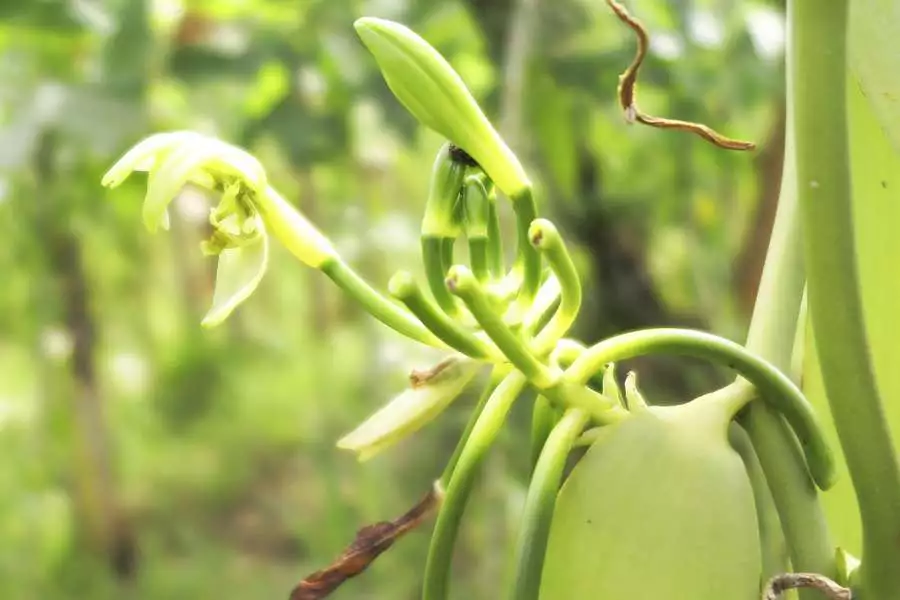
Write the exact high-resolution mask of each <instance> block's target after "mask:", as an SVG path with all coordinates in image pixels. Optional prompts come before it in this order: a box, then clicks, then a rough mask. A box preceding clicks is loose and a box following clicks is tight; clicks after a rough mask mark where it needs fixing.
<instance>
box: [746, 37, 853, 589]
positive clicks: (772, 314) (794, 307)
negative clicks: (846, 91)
mask: <svg viewBox="0 0 900 600" xmlns="http://www.w3.org/2000/svg"><path fill="white" fill-rule="evenodd" d="M789 52H790V49H789ZM793 72H794V71H793V69H792V67H791V64H790V61H788V64H787V79H788V81H789V82H790V80H791V78H792V76H793ZM786 111H787V119H786V128H787V130H786V132H785V153H784V155H785V163H784V169H783V172H782V180H781V193H780V196H779V200H778V210H777V212H776V215H775V223H774V227H773V229H772V236H771V239H770V241H769V248H768V251H767V253H766V262H765V267H764V268H763V273H762V278H761V280H760V286H759V292H758V293H757V297H756V305H755V306H754V309H753V317H752V319H751V320H750V330H749V332H748V335H747V344H746V345H747V349H748V350H750V351H751V352H754V353H756V354H758V355H759V356H761V357H763V358H765V359H767V360H768V361H769V362H771V363H772V364H773V365H774V366H775V367H777V368H779V369H781V370H782V371H784V372H788V370H789V369H790V366H791V354H792V349H793V345H794V332H795V331H796V328H797V322H798V318H797V316H798V311H799V305H800V298H801V295H802V293H803V286H804V282H805V272H804V265H803V237H802V231H801V224H800V215H799V206H798V204H797V193H796V187H797V180H796V169H795V159H794V102H793V98H792V93H791V91H790V85H789V86H788V93H787V106H786ZM739 385H742V390H741V391H742V393H743V394H746V395H747V397H748V398H749V397H754V396H755V395H756V390H755V389H754V388H753V387H752V385H750V384H749V383H747V382H746V381H743V380H739ZM740 423H741V425H742V426H743V427H744V429H745V430H746V431H747V435H749V436H750V439H751V441H752V442H753V447H754V449H755V451H756V455H757V458H758V459H759V463H760V465H761V466H762V470H763V472H764V473H765V476H766V481H767V482H768V486H769V490H770V491H771V493H772V499H773V501H774V502H775V507H776V509H777V511H778V516H779V519H780V521H781V526H782V530H783V532H784V537H785V541H786V543H787V546H788V550H789V553H790V559H791V563H792V565H793V568H794V570H796V571H803V572H812V573H822V574H824V575H827V576H829V577H833V576H834V575H835V574H836V573H835V568H834V550H833V548H834V545H833V544H832V541H831V536H830V533H829V531H828V523H827V521H826V520H825V514H824V512H823V510H822V505H821V503H820V502H819V499H818V493H817V491H816V487H815V485H813V482H812V480H811V479H810V476H809V473H808V471H807V468H806V464H805V461H804V459H803V455H802V454H801V452H800V447H799V444H798V443H797V440H796V438H795V437H794V435H793V433H792V432H791V430H790V428H789V427H788V425H787V423H785V421H784V419H783V418H782V417H781V415H779V414H778V412H777V411H776V410H775V409H774V408H772V407H771V406H770V405H769V404H767V403H763V402H751V403H750V404H749V406H747V409H746V410H745V411H744V413H743V414H742V415H741V417H740ZM811 594H812V592H802V593H801V597H803V598H807V597H810V596H811ZM810 600H812V599H811V598H810Z"/></svg>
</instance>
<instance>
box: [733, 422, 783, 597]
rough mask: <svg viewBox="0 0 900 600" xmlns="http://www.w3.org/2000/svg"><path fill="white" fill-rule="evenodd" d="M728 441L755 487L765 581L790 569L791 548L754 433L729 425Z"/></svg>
mask: <svg viewBox="0 0 900 600" xmlns="http://www.w3.org/2000/svg"><path fill="white" fill-rule="evenodd" d="M728 441H729V443H730V444H731V447H732V448H734V450H735V452H737V453H738V454H739V455H740V457H741V460H742V461H744V468H745V469H746V471H747V477H748V479H750V485H751V487H752V488H753V500H754V504H755V505H756V519H757V524H758V525H759V545H760V550H761V556H762V576H761V579H762V581H769V580H770V579H771V578H772V577H775V576H776V575H780V574H781V573H784V572H786V571H787V565H788V550H787V544H786V542H785V539H784V532H782V530H781V522H780V521H779V519H778V509H777V508H776V507H775V501H774V500H773V499H772V492H771V490H770V489H769V484H768V482H767V481H766V474H765V473H764V472H763V468H762V465H761V464H760V462H759V457H758V456H757V455H756V451H755V450H754V449H753V443H752V442H751V441H750V436H749V435H747V432H746V431H744V429H743V428H741V426H740V425H738V424H737V423H732V424H731V426H730V427H729V428H728Z"/></svg>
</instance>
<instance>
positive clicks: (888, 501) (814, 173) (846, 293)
mask: <svg viewBox="0 0 900 600" xmlns="http://www.w3.org/2000/svg"><path fill="white" fill-rule="evenodd" d="M788 11H789V16H790V18H791V20H792V22H793V24H794V30H793V31H794V37H793V40H792V47H793V53H792V61H793V64H792V67H793V70H794V73H795V77H794V78H792V79H791V86H792V87H791V91H792V92H793V94H794V101H795V103H796V114H795V125H796V134H797V140H796V143H797V155H796V156H797V179H798V187H797V190H798V196H799V202H800V209H801V213H802V217H803V232H804V252H805V257H806V268H807V273H808V275H807V276H808V285H809V310H810V313H811V315H812V324H813V330H814V334H815V339H816V350H817V353H818V357H819V362H820V364H821V367H822V376H823V381H824V384H825V391H826V394H827V396H828V402H829V404H830V406H831V411H832V414H833V416H834V420H835V426H836V429H837V433H838V437H839V439H840V442H841V446H842V447H843V449H844V456H845V457H846V459H847V467H848V469H849V471H850V477H851V479H852V481H853V487H854V490H855V492H856V497H857V500H858V502H859V508H860V513H861V518H862V530H863V562H862V565H861V566H860V572H859V577H860V588H861V592H860V595H861V596H864V597H867V598H873V599H880V598H885V599H887V598H900V569H898V568H897V556H898V552H900V465H898V458H897V453H896V450H895V448H894V446H893V444H892V441H891V434H890V431H889V429H888V425H887V419H886V416H885V413H884V409H883V406H882V404H881V399H880V397H879V394H878V388H877V385H876V381H875V375H874V370H873V365H872V362H871V357H870V355H869V345H868V341H867V339H866V329H865V322H864V317H863V306H862V299H861V297H860V283H861V282H860V278H859V272H858V267H857V264H856V252H855V243H854V235H853V218H852V196H851V186H850V157H849V144H848V132H847V106H846V96H845V94H846V90H845V84H846V68H847V52H846V49H847V40H846V38H847V21H848V2H847V0H832V1H831V2H827V3H823V2H821V1H820V0H792V1H791V2H789V3H788Z"/></svg>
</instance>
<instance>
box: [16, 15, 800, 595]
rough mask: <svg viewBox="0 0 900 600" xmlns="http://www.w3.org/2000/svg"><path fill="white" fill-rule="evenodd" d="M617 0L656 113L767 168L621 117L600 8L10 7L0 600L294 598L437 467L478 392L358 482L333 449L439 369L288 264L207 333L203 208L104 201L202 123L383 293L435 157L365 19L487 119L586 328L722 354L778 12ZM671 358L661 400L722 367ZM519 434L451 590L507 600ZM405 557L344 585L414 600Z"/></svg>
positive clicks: (776, 169)
mask: <svg viewBox="0 0 900 600" xmlns="http://www.w3.org/2000/svg"><path fill="white" fill-rule="evenodd" d="M632 4H633V11H634V12H635V13H636V14H637V15H639V16H640V18H641V19H642V20H643V21H644V22H645V23H646V24H647V26H648V27H649V29H650V31H651V33H652V35H653V49H652V55H651V57H650V60H649V61H648V63H647V64H646V66H645V71H644V73H643V80H642V85H641V100H642V106H643V108H644V109H645V110H647V111H648V112H651V113H657V114H665V115H670V116H675V117H679V118H685V119H692V120H698V121H702V122H706V123H709V124H710V125H712V126H714V127H716V128H718V129H720V130H722V131H723V132H724V133H726V134H729V135H734V136H736V137H737V136H739V137H742V138H746V139H753V140H756V141H758V142H760V143H761V146H762V149H761V150H760V151H759V152H758V153H756V154H755V155H747V154H738V153H727V152H723V151H721V150H718V149H716V148H713V147H712V146H709V145H707V144H706V143H705V142H703V141H702V140H700V139H699V138H695V137H692V136H689V135H686V134H678V133H667V132H660V131H656V130H651V129H644V128H639V127H631V128H629V127H627V126H626V125H625V124H624V122H623V120H622V117H621V115H620V114H619V112H618V109H617V106H616V103H615V99H614V91H615V87H616V80H617V76H618V73H619V72H620V71H621V70H622V69H623V68H624V67H625V66H626V65H627V63H628V61H629V60H630V58H631V56H632V53H633V40H632V39H631V37H630V34H629V32H628V31H627V30H625V29H623V28H622V27H621V26H620V24H619V23H618V22H617V21H616V20H615V19H614V18H613V17H612V16H611V14H610V13H609V12H608V10H607V9H606V7H605V5H604V4H603V2H601V1H600V0H590V1H585V0H561V1H559V2H548V1H541V0H503V1H496V2H488V1H483V0H459V1H447V2H431V1H429V0H391V1H387V0H384V1H375V0H372V1H369V2H363V1H359V0H290V1H289V0H71V1H63V0H31V1H29V2H22V1H19V0H3V1H2V2H0V235H2V239H3V240H4V244H3V246H2V249H0V272H2V273H3V283H2V286H0V451H2V455H3V456H4V457H5V459H4V460H2V461H0V596H2V597H8V598H17V599H22V600H27V599H30V598H39V597H53V598H121V597H129V596H131V595H133V596H135V597H141V598H148V599H149V598H181V597H199V598H206V597H215V598H220V599H222V600H225V599H229V598H235V599H236V598H246V597H256V598H285V597H286V596H287V594H288V591H289V590H290V589H291V587H293V585H294V584H295V583H296V582H297V581H299V580H300V579H301V578H302V577H303V576H304V575H305V574H307V573H308V572H311V571H313V570H315V569H317V568H320V567H322V566H324V565H325V564H326V563H327V562H328V561H330V560H331V558H332V557H333V556H335V555H336V554H337V553H338V552H339V551H340V549H341V548H342V547H343V546H344V545H345V544H346V543H348V542H349V541H350V540H351V539H352V536H353V534H354V532H355V531H356V529H357V528H358V527H361V526H362V525H364V524H367V523H371V522H374V521H378V520H384V519H388V518H393V517H394V516H396V515H398V514H400V513H402V512H403V511H404V510H405V509H406V508H407V507H408V506H409V505H411V504H412V503H413V502H415V500H416V499H417V498H418V497H419V496H420V495H421V493H422V492H424V491H425V490H427V489H428V486H429V484H430V481H431V480H432V479H433V478H435V477H436V476H438V475H439V473H440V470H441V468H442V466H443V465H444V463H445V461H446V459H447V457H448V456H449V454H450V452H451V451H452V448H453V446H454V443H455V441H456V436H457V435H458V433H459V432H460V431H461V429H462V426H463V424H464V422H465V419H466V416H467V415H466V409H467V407H468V406H470V405H471V402H472V401H473V399H472V398H470V397H467V398H464V399H462V400H461V401H459V402H458V403H457V405H456V406H455V407H454V408H453V409H452V410H451V411H449V412H448V413H447V414H446V415H444V416H443V417H442V418H441V419H440V420H439V421H438V422H437V423H436V424H435V425H433V426H431V427H429V428H427V429H426V430H424V431H423V432H421V433H420V434H418V435H417V436H415V438H414V439H411V440H409V441H407V442H405V443H404V445H403V447H401V448H399V449H396V450H393V451H391V452H388V453H386V454H385V455H384V456H380V457H378V458H377V459H374V460H372V461H371V462H369V463H365V464H357V463H356V461H355V460H354V458H353V457H352V456H349V455H344V454H342V453H339V451H338V450H337V449H335V448H334V442H335V441H336V440H337V439H338V438H339V437H340V435H341V434H343V433H345V432H347V431H349V430H350V429H351V428H352V427H353V426H355V425H356V424H357V423H358V422H359V421H361V420H362V419H363V418H364V417H365V416H366V415H368V414H369V413H371V412H372V411H373V410H374V409H375V408H377V407H378V406H380V405H381V403H382V402H384V401H386V400H387V399H388V398H389V397H390V396H391V395H393V393H395V392H396V391H397V390H398V389H400V388H401V387H402V386H403V385H404V380H405V377H406V375H407V373H408V372H409V370H410V369H412V368H415V367H422V366H427V365H428V364H429V363H430V362H431V361H433V360H434V359H435V356H434V355H433V354H431V353H429V352H427V351H425V350H423V349H421V348H418V347H415V346H413V345H412V344H410V343H406V342H401V341H398V339H397V338H395V337H394V336H392V334H391V333H390V332H389V331H387V330H386V329H384V328H382V327H381V326H380V325H379V324H377V323H375V322H373V321H371V320H370V319H367V318H365V316H364V315H362V314H360V313H359V312H358V311H357V310H356V309H355V308H354V307H353V306H352V305H349V304H347V303H346V302H344V301H343V300H342V298H341V297H340V295H339V294H337V293H336V291H335V290H333V289H332V288H330V287H329V286H328V284H327V282H326V281H324V280H323V279H322V278H320V277H319V276H318V274H317V273H313V272H309V271H307V270H305V269H304V267H303V266H302V265H300V264H298V263H296V262H294V261H292V259H291V258H290V257H288V256H287V254H286V253H284V252H283V251H282V250H280V249H278V248H275V249H274V255H273V257H272V265H271V267H270V271H269V273H268V276H267V277H266V278H265V280H264V281H263V283H262V284H261V286H260V288H259V290H258V291H257V293H256V294H255V295H254V296H253V298H252V299H251V300H250V301H249V302H248V303H247V304H246V305H245V306H243V307H241V308H240V309H239V311H238V312H237V313H236V314H235V315H234V316H233V317H232V319H230V320H229V321H228V322H227V323H226V325H224V326H222V327H221V328H220V329H217V330H213V331H205V330H201V329H200V327H199V320H200V318H201V317H202V315H203V314H204V312H205V310H206V308H207V305H208V303H209V301H210V299H211V294H212V277H213V274H214V271H213V265H214V261H207V260H205V259H204V258H203V257H202V255H201V254H200V252H199V241H200V240H201V239H203V238H204V236H205V231H204V230H205V219H206V216H207V210H208V207H207V205H206V204H205V200H204V199H203V198H197V197H194V196H191V195H189V194H185V195H183V196H182V197H181V198H180V200H179V201H178V203H177V206H176V210H175V212H176V218H175V219H174V223H173V231H172V232H171V233H170V234H168V235H160V236H149V235H148V234H146V233H145V231H144V230H143V229H142V227H141V224H140V223H141V221H140V206H141V198H140V194H141V193H142V188H143V186H142V184H141V182H132V183H129V184H127V185H126V186H124V188H123V189H120V190H117V191H116V193H115V194H107V193H106V192H105V191H104V190H103V189H102V188H101V187H100V185H99V181H100V177H101V175H102V173H103V171H104V170H105V168H106V167H108V166H109V165H110V164H111V163H112V161H113V160H114V159H115V158H117V156H118V154H119V153H120V152H122V151H124V150H125V149H126V148H127V147H129V146H130V145H131V144H133V143H134V142H136V141H137V140H139V139H140V138H141V137H143V136H144V135H147V134H149V133H151V132H155V131H159V130H170V129H196V130H199V131H203V132H206V133H211V134H214V135H217V136H219V137H222V138H224V139H226V140H228V141H231V142H235V143H238V144H242V145H245V146H247V147H248V148H250V149H251V150H252V151H253V152H255V153H256V154H257V155H258V156H259V157H260V158H261V159H262V160H263V162H264V163H265V164H266V167H267V169H268V170H269V172H270V174H271V177H272V178H273V179H274V181H275V184H276V185H277V186H278V187H279V189H281V190H283V191H284V192H285V194H286V195H287V197H289V198H291V199H292V200H293V201H296V202H297V203H298V205H299V206H300V207H301V208H302V210H303V211H304V212H305V213H306V214H307V215H308V216H309V217H310V218H311V219H312V220H313V221H314V222H315V223H317V224H318V226H319V227H320V228H321V229H322V230H323V231H326V232H327V233H328V234H329V236H330V237H331V238H332V239H334V240H336V243H337V244H338V247H339V250H340V251H341V253H342V255H344V256H345V258H347V259H348V260H349V261H350V262H353V263H354V264H355V265H356V266H357V267H359V268H360V270H361V271H362V272H364V273H365V274H366V276H367V277H368V278H370V279H371V280H372V281H373V282H375V283H377V284H378V285H380V286H384V285H385V284H386V282H387V279H388V277H389V276H390V275H391V273H392V272H393V270H394V269H399V268H407V269H415V268H416V265H417V252H418V249H417V245H418V234H417V228H418V222H419V219H420V218H421V215H420V213H421V210H422V208H423V205H424V197H425V193H426V190H427V177H428V174H429V172H430V165H431V162H432V159H433V156H434V154H435V152H437V150H438V147H439V145H440V142H441V140H439V139H438V138H437V137H436V136H434V135H433V134H430V133H428V132H426V131H424V130H422V129H420V128H419V127H417V126H416V124H415V122H414V121H413V119H412V118H411V117H410V116H409V115H407V114H406V113H405V112H404V111H403V109H402V107H401V106H400V105H399V104H398V103H397V102H396V101H395V100H394V99H393V97H392V96H391V95H390V93H389V91H388V89H387V87H386V86H385V84H384V82H383V80H382V78H381V76H380V74H379V73H378V72H377V70H376V66H375V64H374V62H373V61H372V60H371V58H370V57H369V56H368V54H367V53H366V51H365V49H364V48H363V47H362V45H361V44H360V43H359V42H358V40H357V39H356V37H355V34H354V31H353V28H352V22H353V20H354V19H355V18H356V17H359V16H362V15H374V16H382V17H387V18H392V19H396V20H400V21H403V22H405V23H407V24H408V25H410V26H411V27H413V28H414V29H416V30H417V31H418V32H419V33H420V34H422V35H423V36H424V37H425V38H426V39H428V40H429V41H430V42H431V43H433V44H434V45H435V46H436V47H437V48H438V49H439V50H440V51H441V52H442V53H444V54H445V55H446V56H447V57H448V59H449V60H450V61H451V63H452V64H453V65H454V67H455V68H457V69H458V71H459V72H460V73H461V74H462V76H463V78H464V79H465V80H466V82H467V83H468V84H469V85H470V87H471V88H472V90H473V92H474V93H475V94H476V95H477V96H478V97H479V99H481V100H483V102H484V104H485V106H486V107H487V108H488V111H489V113H490V114H491V116H492V117H494V118H495V120H496V121H497V123H499V124H500V127H501V130H502V131H503V133H504V135H506V136H507V138H508V140H509V141H510V143H511V145H512V147H513V148H514V149H515V150H516V151H517V152H518V153H520V155H521V156H522V157H523V162H524V163H525V164H526V165H527V166H528V167H529V168H530V171H531V175H532V177H533V179H535V180H536V182H537V184H538V188H539V196H540V201H541V204H542V210H544V211H545V212H547V213H548V214H550V215H552V216H554V218H556V219H557V220H558V221H559V223H560V225H561V228H562V229H564V230H565V232H566V233H567V234H568V235H570V236H572V237H573V238H574V240H575V241H576V242H577V244H576V250H577V252H578V254H577V256H576V258H577V260H578V263H579V267H580V269H581V270H582V273H583V275H584V277H585V278H586V280H587V285H586V295H587V298H586V301H587V306H588V308H587V310H586V311H585V313H587V315H588V318H585V319H584V320H583V322H582V323H580V328H581V331H582V333H583V335H584V337H585V338H586V339H588V340H592V339H596V338H598V337H599V336H601V335H606V334H609V333H612V332H614V331H618V330H621V329H631V328H634V327H637V326H641V325H664V324H674V323H682V324H684V323H687V324H695V325H702V326H704V327H708V328H710V329H713V330H715V331H717V332H720V333H725V334H726V335H731V336H732V337H735V338H736V339H740V338H741V337H742V336H743V330H744V328H745V326H746V318H747V310H748V308H749V306H750V303H752V298H753V294H754V293H755V287H754V282H755V280H756V277H757V276H758V272H759V268H760V267H761V263H760V261H761V259H762V255H763V253H764V250H765V243H766V240H767V236H768V228H769V227H770V225H771V209H772V207H773V206H774V201H775V199H776V198H777V192H778V186H777V182H778V180H779V177H780V164H781V154H780V153H781V137H780V136H781V129H782V127H783V121H782V119H783V110H782V98H783V83H782V80H783V76H782V46H783V24H782V16H781V9H780V7H779V6H778V5H777V3H766V2H739V1H738V0H678V1H672V2H656V1H651V0H642V1H640V2H637V1H635V2H633V3H632ZM507 217H508V215H507ZM507 221H508V218H507ZM507 224H508V223H507ZM685 365H688V366H691V365H693V363H684V362H679V363H677V364H676V365H675V366H674V367H673V366H672V365H667V364H665V363H662V362H659V361H657V362H654V363H652V364H651V365H650V366H651V367H652V368H653V369H654V370H653V374H652V375H648V376H647V377H644V379H645V380H646V381H648V387H649V389H651V390H654V391H655V393H656V394H657V395H658V397H659V398H660V401H679V400H684V399H686V398H689V397H691V396H690V393H691V391H694V390H696V389H697V388H702V387H703V386H708V385H709V383H710V381H712V380H714V379H715V378H716V377H720V374H718V373H708V372H705V371H699V373H700V375H697V373H698V371H697V369H693V368H691V369H689V368H687V367H686V366H685ZM642 369H643V367H642ZM623 372H624V371H623ZM651 384H653V385H651ZM526 413H527V411H520V413H516V414H514V415H513V419H512V426H511V427H510V428H508V430H507V431H506V432H505V433H504V436H503V437H502V439H501V441H500V443H499V444H498V447H497V448H496V449H495V451H494V452H493V455H492V458H491V460H490V461H489V464H488V465H487V467H486V471H487V472H486V473H485V474H484V477H483V478H482V483H481V485H480V489H479V491H478V493H477V496H476V501H475V502H474V503H473V504H472V508H471V509H470V511H469V514H468V515H467V520H466V525H465V528H464V532H463V538H462V540H461V544H460V548H459V551H458V556H457V563H456V573H457V575H458V577H459V581H458V582H457V583H456V584H455V590H457V593H458V594H459V597H466V598H490V597H494V596H495V594H496V593H497V590H498V581H501V580H502V579H503V577H504V574H505V572H506V568H507V565H508V562H509V552H508V549H509V543H510V539H511V536H512V534H513V533H514V524H515V522H516V515H517V512H518V511H519V510H520V508H521V503H522V500H523V497H524V490H525V488H524V477H525V474H526V468H527V465H526V463H527V460H528V457H527V451H523V450H524V449H525V448H527V431H528V423H527V418H528V415H527V414H526ZM426 547H427V533H426V532H424V531H423V532H418V533H415V534H412V535H411V536H409V538H407V539H404V540H403V541H402V542H401V543H399V544H398V545H397V546H396V547H395V548H393V549H392V550H391V551H390V552H388V553H386V554H385V555H384V556H383V557H382V558H381V559H379V561H378V563H377V564H376V565H375V566H374V567H373V568H372V569H371V570H370V572H368V573H367V574H366V575H365V576H363V577H361V578H359V579H358V580H354V581H353V582H352V583H351V584H350V585H348V586H347V587H346V588H345V589H342V590H341V591H340V592H338V593H337V594H336V595H335V597H336V598H392V599H393V598H415V597H416V594H417V590H418V585H419V577H420V573H421V569H422V565H423V563H424V552H425V549H426Z"/></svg>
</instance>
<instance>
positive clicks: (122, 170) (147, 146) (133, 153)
mask: <svg viewBox="0 0 900 600" xmlns="http://www.w3.org/2000/svg"><path fill="white" fill-rule="evenodd" d="M196 137H198V134H196V133H192V132H190V131H169V132H165V133H156V134H153V135H151V136H149V137H147V138H144V139H143V140H141V141H140V142H138V143H137V144H135V145H134V146H133V147H132V148H131V149H130V150H129V151H128V152H126V153H125V154H124V155H123V156H122V158H120V159H119V160H117V161H116V163H115V164H114V165H113V166H112V167H110V169H109V171H107V172H106V174H105V175H104V176H103V179H102V180H101V182H100V183H101V185H103V186H104V187H108V188H114V187H117V186H119V185H121V183H122V182H123V181H125V180H126V179H128V176H129V175H131V174H132V173H133V172H134V171H150V170H152V169H153V167H154V166H155V165H156V164H158V162H159V158H160V156H161V155H162V154H163V153H165V152H166V151H168V150H171V149H172V148H173V147H175V146H177V145H179V144H181V143H182V142H185V141H188V140H190V139H192V138H196Z"/></svg>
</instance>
